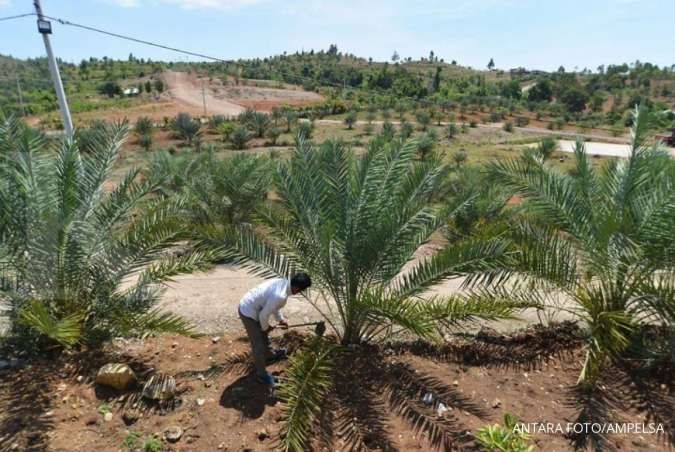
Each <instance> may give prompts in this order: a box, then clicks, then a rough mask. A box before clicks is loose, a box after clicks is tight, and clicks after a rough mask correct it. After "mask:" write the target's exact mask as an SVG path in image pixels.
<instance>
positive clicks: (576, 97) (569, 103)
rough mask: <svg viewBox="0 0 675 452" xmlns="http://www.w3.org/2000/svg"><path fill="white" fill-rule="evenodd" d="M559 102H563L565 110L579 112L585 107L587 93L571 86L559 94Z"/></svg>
mask: <svg viewBox="0 0 675 452" xmlns="http://www.w3.org/2000/svg"><path fill="white" fill-rule="evenodd" d="M560 102H562V103H563V104H565V107H567V110H568V111H570V112H571V113H580V112H582V111H584V109H585V108H586V102H588V94H586V92H585V91H583V90H582V89H581V88H578V87H572V88H569V89H568V90H566V91H565V92H564V93H563V94H562V96H560Z"/></svg>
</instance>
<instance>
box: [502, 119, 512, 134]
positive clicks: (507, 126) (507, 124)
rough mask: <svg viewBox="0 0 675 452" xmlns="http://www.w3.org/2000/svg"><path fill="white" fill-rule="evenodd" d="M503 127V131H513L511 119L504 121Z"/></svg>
mask: <svg viewBox="0 0 675 452" xmlns="http://www.w3.org/2000/svg"><path fill="white" fill-rule="evenodd" d="M503 128H504V132H509V133H512V132H513V123H512V122H511V121H506V122H505V123H504V127H503Z"/></svg>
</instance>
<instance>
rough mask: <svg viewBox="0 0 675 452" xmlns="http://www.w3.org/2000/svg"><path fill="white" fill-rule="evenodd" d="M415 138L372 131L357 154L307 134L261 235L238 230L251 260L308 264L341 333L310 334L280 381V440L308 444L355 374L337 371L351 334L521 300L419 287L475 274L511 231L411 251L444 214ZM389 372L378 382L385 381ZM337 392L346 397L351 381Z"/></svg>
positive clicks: (272, 266)
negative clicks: (327, 400) (326, 408)
mask: <svg viewBox="0 0 675 452" xmlns="http://www.w3.org/2000/svg"><path fill="white" fill-rule="evenodd" d="M416 148H417V144H416V143H415V142H414V141H410V142H407V143H404V142H402V141H399V140H389V141H387V140H384V139H382V138H376V139H374V140H372V141H371V142H370V144H369V146H368V149H367V152H366V153H365V155H364V156H363V157H360V158H357V157H356V156H355V154H354V153H353V152H352V151H351V150H350V149H348V148H346V147H345V145H343V144H342V143H341V142H336V141H328V142H325V143H324V144H323V145H321V146H318V147H317V146H314V145H312V144H310V143H309V142H308V141H306V140H303V139H300V140H299V142H298V146H297V149H296V151H295V153H294V155H293V156H292V158H291V159H290V161H289V162H288V163H287V164H285V165H282V166H281V167H280V169H279V172H278V175H277V179H276V193H277V195H278V197H279V198H280V201H279V204H280V206H279V208H277V209H274V210H270V211H267V212H261V214H260V215H261V220H262V223H263V229H261V231H262V232H263V233H264V234H265V240H263V239H262V238H261V237H260V236H258V235H256V234H254V233H252V232H248V233H246V232H244V233H243V235H242V236H240V238H239V242H238V246H239V251H238V252H239V253H242V254H244V255H246V256H248V258H249V259H252V260H253V261H254V263H249V265H250V266H252V267H255V268H258V269H260V270H261V271H263V272H264V271H268V272H270V271H271V272H272V273H276V274H288V273H290V272H292V271H293V269H294V268H302V269H303V270H304V271H306V272H308V273H309V274H310V275H311V276H312V279H313V281H314V285H313V290H314V287H316V288H317V289H315V290H316V291H318V293H319V297H318V300H319V301H315V302H313V303H315V307H317V309H319V310H320V312H322V313H323V314H324V317H326V320H327V322H329V323H330V325H331V326H332V328H333V331H334V332H335V334H336V336H337V338H338V340H339V341H340V345H338V346H336V344H334V343H333V342H331V341H328V340H316V341H311V342H310V343H309V344H308V345H307V347H306V348H305V349H304V351H301V352H299V353H296V354H295V355H294V357H293V359H292V361H291V366H290V369H289V370H288V375H289V377H288V379H287V380H285V382H284V383H283V385H282V389H281V394H282V396H283V398H284V400H285V401H286V413H287V419H286V424H285V427H284V438H283V440H282V445H283V447H284V448H285V449H288V450H301V449H302V448H303V447H305V446H306V444H307V441H308V437H309V433H308V432H309V430H308V429H309V427H310V426H311V423H312V422H313V420H314V419H315V418H316V416H317V413H318V410H319V407H320V406H321V401H322V400H323V397H325V396H326V394H327V392H328V391H329V390H330V388H332V387H333V385H334V384H336V382H337V381H339V380H341V379H343V378H344V379H345V380H349V379H350V378H352V377H349V376H346V375H342V374H341V372H343V370H344V369H345V368H348V367H349V365H348V364H347V362H348V361H349V359H351V358H344V356H348V353H349V352H348V351H349V350H353V349H354V347H353V346H355V345H357V344H361V345H363V346H368V345H367V344H370V343H373V342H378V341H381V340H383V339H384V338H386V337H389V336H390V335H391V334H393V333H396V332H397V331H400V330H406V331H408V332H410V333H412V334H414V335H417V336H420V337H423V338H428V339H434V338H436V337H438V335H439V333H440V332H441V331H443V329H444V328H446V327H452V326H454V325H456V324H457V323H459V322H462V321H471V320H473V319H477V318H489V319H493V318H501V317H508V316H510V315H511V314H512V312H513V310H514V309H513V308H514V307H513V305H507V304H502V303H500V302H499V301H496V300H486V299H483V298H480V297H478V298H474V299H468V298H466V297H450V298H447V299H441V298H427V299H425V298H424V297H423V296H422V294H423V293H424V292H425V290H426V289H428V288H429V287H430V286H432V285H433V284H436V283H438V282H440V281H442V280H444V279H446V278H451V277H456V276H460V275H467V274H468V275H469V278H468V279H469V282H472V281H474V280H476V278H478V272H482V271H484V270H488V269H490V268H491V266H492V265H494V264H495V263H496V262H499V260H500V259H502V258H503V257H504V254H505V250H506V243H505V242H504V241H502V240H500V239H494V240H489V241H478V240H472V239H467V240H465V241H462V242H458V243H455V244H453V246H451V247H449V248H447V249H445V250H443V251H441V252H439V253H438V254H436V255H435V256H433V257H430V258H427V259H424V260H421V261H417V262H415V261H414V260H413V254H414V253H415V251H416V250H417V249H418V248H419V247H420V246H421V245H422V244H424V243H425V242H426V241H427V240H429V236H430V235H431V234H432V233H433V232H434V231H436V230H437V229H438V228H439V227H440V226H441V224H442V223H443V222H444V221H445V220H446V218H447V215H446V214H444V212H443V210H442V209H441V208H440V207H438V206H435V205H433V204H432V203H431V202H430V199H431V196H432V194H433V193H434V192H435V190H436V189H437V188H438V186H439V183H440V181H441V178H442V176H443V175H444V172H445V168H444V167H443V166H441V165H439V164H438V161H435V160H433V159H427V160H426V161H420V160H418V159H417V158H416V155H415V154H416ZM407 266H409V268H408V267H407ZM404 267H406V269H405V270H404ZM319 306H321V307H319ZM343 352H346V353H347V355H344V354H343ZM345 359H346V361H344V360H345ZM372 359H373V360H375V361H377V360H378V359H379V358H378V357H376V356H375V355H373V357H372ZM370 365H372V366H373V367H377V366H379V363H371V364H370ZM329 369H338V370H339V371H338V372H337V373H336V372H332V371H329ZM340 369H342V370H340ZM390 377H392V375H384V376H383V377H382V379H381V380H378V382H376V383H374V384H381V385H383V386H386V385H387V384H388V383H387V382H389V381H390ZM381 389H382V390H384V388H381ZM337 393H338V394H339V395H338V397H344V398H342V399H340V400H342V401H343V402H345V403H349V395H348V394H347V393H346V392H344V391H343V390H342V389H338V390H337Z"/></svg>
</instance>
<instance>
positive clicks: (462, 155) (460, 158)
mask: <svg viewBox="0 0 675 452" xmlns="http://www.w3.org/2000/svg"><path fill="white" fill-rule="evenodd" d="M466 157H467V155H466V151H465V150H464V149H460V150H459V151H457V152H455V153H454V154H452V160H453V161H454V162H455V165H456V166H457V168H459V167H460V166H461V165H462V164H463V163H464V162H466Z"/></svg>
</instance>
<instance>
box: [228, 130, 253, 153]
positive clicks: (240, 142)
mask: <svg viewBox="0 0 675 452" xmlns="http://www.w3.org/2000/svg"><path fill="white" fill-rule="evenodd" d="M251 138H252V137H251V133H250V132H249V131H248V129H246V127H243V126H235V127H234V130H232V133H230V142H231V143H232V147H234V149H239V150H241V149H246V148H247V147H248V142H249V141H250V140H251Z"/></svg>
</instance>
